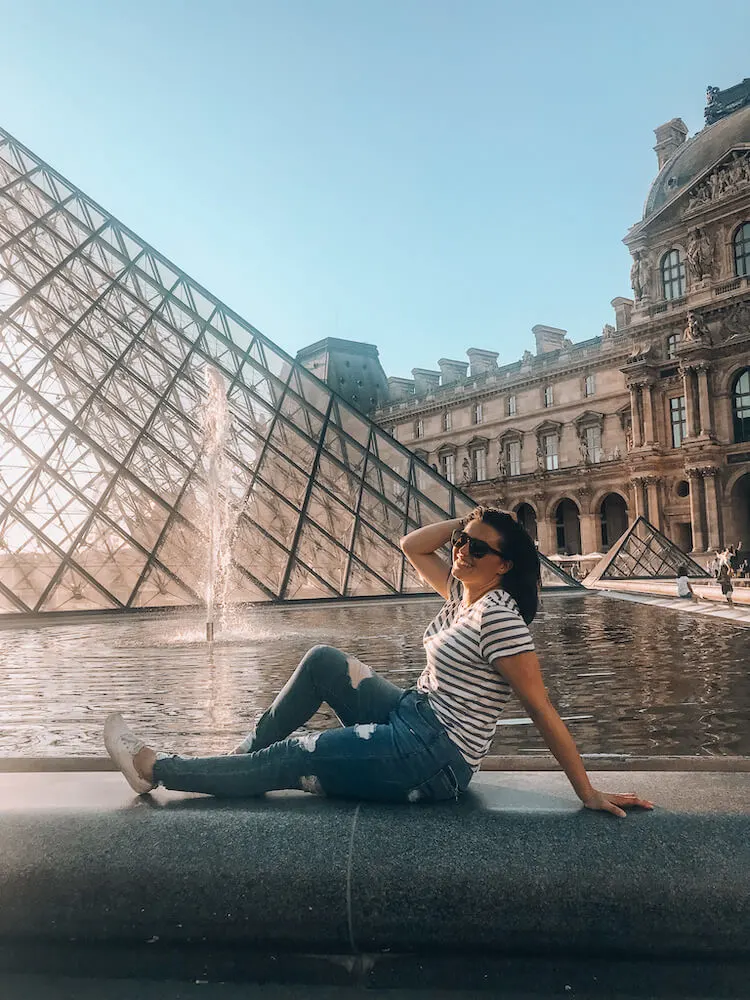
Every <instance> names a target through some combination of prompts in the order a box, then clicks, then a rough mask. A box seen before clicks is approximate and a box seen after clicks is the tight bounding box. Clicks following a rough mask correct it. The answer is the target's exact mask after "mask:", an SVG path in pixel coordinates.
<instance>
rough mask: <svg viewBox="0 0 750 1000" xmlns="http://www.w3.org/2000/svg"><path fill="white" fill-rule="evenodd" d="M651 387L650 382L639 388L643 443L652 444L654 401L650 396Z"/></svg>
mask: <svg viewBox="0 0 750 1000" xmlns="http://www.w3.org/2000/svg"><path fill="white" fill-rule="evenodd" d="M652 391H653V385H652V384H651V383H650V382H646V383H644V385H642V386H641V393H642V397H643V415H644V420H643V443H644V444H653V443H654V442H655V441H656V433H655V429H654V399H653V396H652V394H651V393H652Z"/></svg>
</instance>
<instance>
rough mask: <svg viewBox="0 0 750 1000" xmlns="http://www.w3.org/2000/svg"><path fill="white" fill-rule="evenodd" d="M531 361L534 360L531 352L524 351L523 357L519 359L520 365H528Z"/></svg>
mask: <svg viewBox="0 0 750 1000" xmlns="http://www.w3.org/2000/svg"><path fill="white" fill-rule="evenodd" d="M533 360H534V355H533V354H532V353H531V351H524V352H523V357H522V359H521V364H523V365H530V364H531V362H532V361H533Z"/></svg>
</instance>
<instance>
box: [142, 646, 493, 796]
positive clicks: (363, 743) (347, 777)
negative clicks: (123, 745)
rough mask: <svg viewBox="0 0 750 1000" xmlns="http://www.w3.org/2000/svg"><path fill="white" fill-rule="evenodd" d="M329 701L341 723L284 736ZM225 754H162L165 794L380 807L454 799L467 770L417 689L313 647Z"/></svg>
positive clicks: (159, 765)
mask: <svg viewBox="0 0 750 1000" xmlns="http://www.w3.org/2000/svg"><path fill="white" fill-rule="evenodd" d="M324 701H325V702H327V703H328V704H329V705H330V706H331V708H332V709H333V710H334V712H335V713H336V715H337V716H338V718H339V720H340V722H341V724H342V727H343V728H340V729H327V730H323V731H321V732H311V733H306V734H304V735H302V736H297V737H291V738H290V734H291V733H293V732H294V731H295V730H296V729H299V728H300V726H303V725H304V724H305V723H306V722H307V721H308V719H310V717H311V716H313V715H314V714H315V712H317V710H318V709H319V708H320V705H321V703H322V702H324ZM243 746H244V747H246V749H247V752H246V753H241V754H236V755H230V756H222V757H181V756H164V757H160V758H159V759H157V761H156V763H155V764H154V780H155V781H156V782H157V783H158V784H160V785H163V786H164V787H165V788H171V789H174V790H178V791H183V792H203V793H205V794H208V795H216V796H221V797H232V798H234V797H237V798H239V797H243V796H253V795H262V794H263V793H264V792H270V791H272V790H274V789H303V790H304V791H308V792H313V793H316V794H318V795H328V796H332V797H337V798H350V799H360V800H370V801H379V802H438V801H442V800H446V799H457V798H458V796H459V795H460V793H461V792H462V791H464V790H465V789H466V788H467V786H468V784H469V781H470V780H471V777H472V774H473V772H472V770H471V768H470V766H469V765H468V764H467V763H466V761H465V760H464V758H463V757H462V755H461V752H460V751H459V749H458V748H457V747H456V745H455V744H454V743H453V742H452V740H451V739H450V737H449V736H448V734H447V732H446V730H445V727H444V726H443V725H442V723H441V722H440V721H439V720H438V719H437V717H436V716H435V714H434V712H433V711H432V709H431V708H430V705H429V702H428V700H427V696H426V695H424V694H422V693H421V692H418V691H417V690H416V688H409V689H407V690H403V689H402V688H399V687H396V685H395V684H391V683H390V681H387V680H385V678H383V677H379V676H378V675H377V674H376V673H375V672H374V671H373V670H371V669H370V668H369V667H367V666H366V665H365V664H364V663H362V662H361V661H360V660H358V659H357V658H356V657H354V656H349V655H347V654H346V653H343V652H341V650H339V649H335V648H334V647H333V646H314V647H313V648H312V649H310V650H309V651H308V652H307V653H306V654H305V656H304V657H303V658H302V660H301V661H300V664H299V666H298V667H297V669H296V670H295V671H294V673H293V674H292V676H291V677H290V678H289V680H288V681H287V683H286V684H285V685H284V687H283V688H282V690H281V691H280V692H279V694H278V695H277V697H276V699H275V700H274V703H273V704H272V705H271V707H270V708H269V709H268V710H267V711H266V712H264V714H263V715H262V716H261V717H260V718H259V719H258V721H257V723H256V726H255V729H254V730H253V732H252V733H251V735H250V736H249V737H248V739H247V740H246V741H245V743H244V744H243Z"/></svg>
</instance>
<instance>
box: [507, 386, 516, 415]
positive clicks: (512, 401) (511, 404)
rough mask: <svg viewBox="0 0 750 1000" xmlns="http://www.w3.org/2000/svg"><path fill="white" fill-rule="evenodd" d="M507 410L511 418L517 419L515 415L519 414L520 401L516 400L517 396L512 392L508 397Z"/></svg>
mask: <svg viewBox="0 0 750 1000" xmlns="http://www.w3.org/2000/svg"><path fill="white" fill-rule="evenodd" d="M505 409H506V411H507V415H508V416H509V417H515V415H516V414H517V413H518V399H517V398H516V394H515V393H514V392H512V393H511V394H510V395H509V396H508V401H507V404H506V407H505Z"/></svg>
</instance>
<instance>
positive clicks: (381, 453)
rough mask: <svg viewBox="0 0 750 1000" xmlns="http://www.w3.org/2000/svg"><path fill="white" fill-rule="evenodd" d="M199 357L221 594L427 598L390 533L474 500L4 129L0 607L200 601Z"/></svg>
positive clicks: (556, 574)
mask: <svg viewBox="0 0 750 1000" xmlns="http://www.w3.org/2000/svg"><path fill="white" fill-rule="evenodd" d="M207 366H213V368H214V369H218V371H219V372H220V373H221V376H222V378H223V381H224V384H225V387H226V398H227V401H228V406H229V410H230V413H231V430H230V433H229V437H228V441H227V447H226V458H227V474H226V477H225V480H224V483H223V493H224V497H225V499H226V501H227V503H230V504H231V505H232V507H233V509H234V510H235V511H236V512H237V513H236V518H235V521H234V526H233V538H232V542H233V544H232V560H231V566H230V568H229V571H228V574H227V577H226V580H225V593H224V598H225V600H226V601H227V602H228V603H233V602H254V601H278V600H302V599H313V598H332V597H342V596H344V597H345V596H363V595H387V594H391V595H393V594H407V593H417V592H422V591H424V590H425V589H426V588H425V585H424V584H423V582H422V581H421V580H420V579H419V578H418V576H417V575H416V574H415V573H414V571H413V570H412V569H411V567H410V566H409V564H408V562H406V561H405V559H404V557H403V554H402V553H401V550H400V548H399V546H398V540H399V537H400V536H401V535H403V534H404V533H405V532H406V531H409V530H411V529H412V528H415V527H417V526H419V525H423V524H427V523H430V522H433V521H437V520H440V519H444V518H446V517H450V516H461V515H463V514H465V513H466V512H467V511H469V510H470V509H471V508H472V506H473V502H472V500H471V498H470V497H468V496H466V494H464V493H462V492H461V491H460V490H458V489H457V488H456V487H454V486H452V485H451V484H450V483H449V482H447V481H446V480H444V479H443V478H442V477H440V476H439V475H438V474H436V473H435V472H433V471H432V469H430V468H429V466H427V465H426V464H424V463H423V462H421V461H420V460H419V459H418V458H417V457H416V456H415V455H413V454H412V453H411V452H409V451H408V449H406V448H404V447H402V446H401V445H399V444H398V443H397V442H395V441H394V440H393V438H391V437H390V436H389V435H388V434H387V433H385V432H384V431H383V430H382V429H380V428H379V427H378V426H377V425H376V424H374V423H372V422H371V421H369V420H367V419H366V418H364V417H363V416H362V415H361V414H359V413H358V412H357V411H356V410H354V409H353V408H352V407H350V406H349V405H347V404H346V403H345V402H344V401H343V399H341V398H340V397H338V396H337V395H336V394H335V393H333V392H332V391H331V390H329V389H328V387H327V386H326V385H325V384H324V383H322V382H320V381H319V380H318V379H317V378H315V377H314V376H313V375H312V374H311V373H310V372H308V371H307V370H306V369H305V368H303V367H302V366H301V365H299V364H298V363H296V362H295V361H294V359H293V358H291V357H290V356H289V355H287V354H286V353H284V351H282V350H280V349H279V348H278V347H276V345H275V344H273V343H272V342H271V341H270V340H268V339H267V338H266V337H264V336H263V335H262V334H260V333H259V332H258V331H257V330H255V329H254V328H253V327H252V326H250V325H249V324H248V323H246V322H244V321H243V320H242V319H241V318H240V317H239V316H237V315H236V314H235V313H233V312H232V311H231V310H230V309H228V308H227V307H226V306H224V305H222V303H220V302H219V301H218V300H217V299H216V298H214V297H213V296H212V295H210V294H209V293H208V292H207V291H206V290H205V289H203V288H201V287H200V286H199V285H197V284H196V283H195V282H193V281H192V280H191V279H190V278H188V277H187V276H186V275H185V274H183V273H182V272H181V271H180V270H179V269H178V268H176V267H175V266H174V265H173V264H171V263H170V262H169V261H168V260H166V259H165V258H164V257H163V256H162V255H161V254H159V253H157V252H156V251H155V250H153V249H152V248H151V247H150V246H148V245H147V244H146V243H144V242H143V241H142V240H140V239H139V238H138V237H137V236H136V235H135V234H134V233H132V232H131V231H130V230H128V229H127V228H126V227H125V226H123V225H121V224H120V223H119V222H117V221H116V220H115V219H113V218H112V217H111V216H110V215H108V214H107V213H106V212H105V211H104V210H103V209H102V208H100V207H99V206H98V205H96V204H95V203H94V202H92V201H91V200H90V199H89V198H87V197H86V196H85V195H84V194H83V193H82V192H81V191H79V190H78V189H76V188H75V187H74V186H73V185H72V184H70V183H69V182H68V181H66V180H65V179H64V178H63V177H61V176H60V175H59V174H58V173H57V172H56V171H54V170H53V169H51V168H50V167H49V166H48V165H46V164H45V163H43V162H42V161H41V160H39V159H38V158H37V157H36V156H34V155H33V154H32V153H31V152H30V151H29V150H28V149H26V148H25V147H24V146H22V145H21V144H20V143H18V142H17V141H16V140H14V139H13V138H12V137H11V136H10V135H8V134H7V133H6V132H4V131H3V130H0V612H5V613H28V612H59V611H74V610H77V611H80V610H92V609H110V610H111V609H125V608H145V607H162V606H170V605H196V604H200V603H202V602H203V600H204V598H205V592H206V574H207V558H208V534H209V532H208V530H207V522H208V516H207V480H206V469H205V460H204V459H205V456H204V455H203V454H202V441H201V429H200V425H199V411H200V407H201V404H202V402H203V400H204V399H205V395H206V369H207ZM543 562H544V569H543V582H544V584H545V585H547V586H576V583H575V581H573V580H572V578H570V577H569V576H568V575H567V574H566V573H564V572H563V571H561V570H559V569H558V568H557V567H555V566H554V565H553V564H552V563H550V562H549V561H548V560H546V559H544V560H543Z"/></svg>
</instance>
